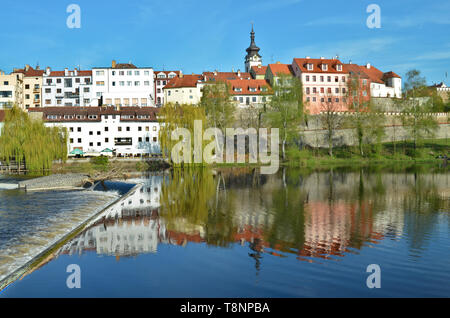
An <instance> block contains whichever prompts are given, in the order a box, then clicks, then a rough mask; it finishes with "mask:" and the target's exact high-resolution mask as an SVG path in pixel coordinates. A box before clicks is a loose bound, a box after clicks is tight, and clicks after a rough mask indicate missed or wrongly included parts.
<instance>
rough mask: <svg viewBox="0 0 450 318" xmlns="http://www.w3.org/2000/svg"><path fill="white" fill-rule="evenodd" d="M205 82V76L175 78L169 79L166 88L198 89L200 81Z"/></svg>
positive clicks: (195, 75)
mask: <svg viewBox="0 0 450 318" xmlns="http://www.w3.org/2000/svg"><path fill="white" fill-rule="evenodd" d="M202 80H203V76H202V75H199V74H192V75H183V76H182V77H174V78H171V79H169V81H168V82H167V85H166V86H164V89H166V88H179V87H196V86H197V83H198V82H199V81H202Z"/></svg>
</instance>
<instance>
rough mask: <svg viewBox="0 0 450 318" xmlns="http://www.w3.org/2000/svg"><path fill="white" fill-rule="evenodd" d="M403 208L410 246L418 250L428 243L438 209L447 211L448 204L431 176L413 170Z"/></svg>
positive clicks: (437, 221)
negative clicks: (411, 180)
mask: <svg viewBox="0 0 450 318" xmlns="http://www.w3.org/2000/svg"><path fill="white" fill-rule="evenodd" d="M428 176H430V175H428ZM427 179H428V180H427ZM403 210H404V211H405V231H406V232H407V233H408V239H409V243H410V247H411V248H412V249H413V250H417V252H420V250H421V249H423V247H424V246H425V245H428V244H429V243H430V241H429V236H430V234H431V233H432V232H433V231H434V230H435V229H436V226H437V225H438V224H439V220H438V211H440V210H441V211H442V210H447V211H449V210H450V205H449V201H448V200H445V199H444V198H442V197H441V196H440V194H439V189H438V187H437V185H436V184H435V183H434V182H433V178H431V180H430V178H425V176H424V175H423V174H420V173H418V172H415V173H414V179H413V182H411V184H410V185H409V189H408V192H407V195H405V197H404V199H403Z"/></svg>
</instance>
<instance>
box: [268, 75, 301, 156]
mask: <svg viewBox="0 0 450 318" xmlns="http://www.w3.org/2000/svg"><path fill="white" fill-rule="evenodd" d="M266 118H267V123H268V124H269V126H270V127H275V128H279V132H280V138H281V149H282V156H283V160H285V159H286V145H287V143H288V142H289V141H291V140H293V139H296V138H298V135H299V125H300V123H301V121H302V120H303V119H304V110H303V87H302V83H301V81H300V80H299V79H298V78H297V77H292V76H289V75H280V76H279V77H278V78H277V80H276V81H275V82H274V85H273V96H272V99H271V102H270V104H269V107H268V109H267V113H266Z"/></svg>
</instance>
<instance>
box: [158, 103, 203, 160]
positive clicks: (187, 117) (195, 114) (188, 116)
mask: <svg viewBox="0 0 450 318" xmlns="http://www.w3.org/2000/svg"><path fill="white" fill-rule="evenodd" d="M197 120H199V121H201V123H202V127H201V131H200V132H199V133H201V134H202V136H203V131H204V130H205V127H206V115H205V110H204V109H203V108H202V107H198V106H195V105H188V104H181V105H180V104H172V103H168V104H166V105H164V107H162V108H161V110H160V112H159V114H158V122H159V124H160V127H161V128H160V130H159V141H160V145H161V152H162V154H163V156H164V157H165V158H167V159H168V160H169V161H171V162H173V158H172V149H173V147H174V146H175V145H176V144H178V143H179V142H180V140H179V139H176V138H175V140H173V138H172V135H173V134H172V132H174V131H175V130H176V129H178V128H185V129H187V130H188V131H189V133H190V136H191V138H190V140H188V141H185V142H189V143H190V145H188V147H190V149H193V146H194V138H195V134H194V124H195V121H197ZM205 144H206V142H205V141H203V140H202V142H201V145H202V149H203V146H204V145H205ZM194 150H195V149H194ZM194 156H195V151H191V154H190V157H191V158H190V161H189V162H190V163H194V162H195V160H194ZM184 164H186V162H184Z"/></svg>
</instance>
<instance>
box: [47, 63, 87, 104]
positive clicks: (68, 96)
mask: <svg viewBox="0 0 450 318" xmlns="http://www.w3.org/2000/svg"><path fill="white" fill-rule="evenodd" d="M91 83H92V72H91V71H80V70H77V69H74V70H73V71H70V70H69V69H67V68H66V69H65V70H64V71H53V72H52V71H51V70H50V68H49V67H47V69H46V70H45V72H44V74H43V80H42V106H43V107H49V106H90V105H91V103H92V101H93V95H92V85H91Z"/></svg>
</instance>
